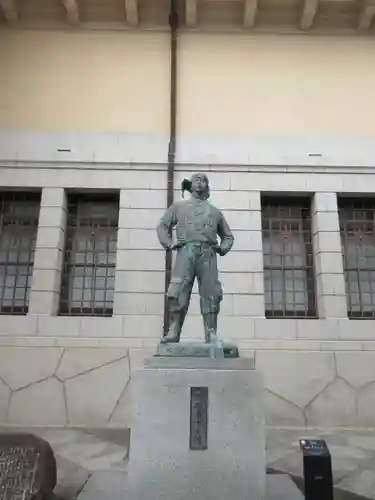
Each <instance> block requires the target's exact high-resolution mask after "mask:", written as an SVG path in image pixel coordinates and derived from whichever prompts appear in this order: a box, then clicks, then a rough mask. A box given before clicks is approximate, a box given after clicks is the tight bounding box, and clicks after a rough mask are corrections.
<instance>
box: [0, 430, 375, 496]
mask: <svg viewBox="0 0 375 500" xmlns="http://www.w3.org/2000/svg"><path fill="white" fill-rule="evenodd" d="M14 430H15V429H10V428H0V432H12V431H14ZM18 430H20V429H18ZM22 431H23V432H33V433H34V434H36V435H40V436H41V437H43V438H44V439H46V440H47V441H48V442H49V443H50V444H51V447H52V449H53V451H54V453H55V457H56V461H57V466H58V479H57V487H56V493H57V495H58V498H59V500H76V498H77V496H78V494H79V492H80V491H81V490H82V488H83V487H84V485H85V484H86V482H87V481H88V479H89V477H90V475H91V474H93V473H95V472H98V473H99V472H100V473H101V474H104V475H105V474H106V473H108V474H109V473H110V472H113V471H115V472H118V473H119V476H118V477H121V478H124V479H125V477H126V467H127V458H128V449H129V430H127V429H108V428H107V429H43V428H33V429H22ZM309 437H310V438H321V439H325V440H326V442H327V444H328V447H329V449H330V452H331V454H332V468H333V476H334V482H335V491H336V496H335V500H354V499H355V500H375V432H374V431H373V430H358V429H355V430H336V431H317V430H315V431H314V430H312V429H309V430H308V431H306V430H303V429H286V430H283V429H268V430H267V463H268V468H269V470H272V471H274V472H275V471H277V472H279V473H280V472H281V473H284V474H289V475H290V476H292V477H293V478H295V480H296V481H297V482H298V481H299V484H301V478H302V454H301V452H300V450H299V444H298V440H299V439H302V438H309ZM98 477H99V476H98ZM271 481H276V480H271ZM284 482H285V481H284ZM280 484H281V483H280ZM114 486H116V485H114ZM118 487H120V484H118ZM270 487H271V488H272V486H270ZM104 498H106V496H103V497H102V499H101V500H103V499H104ZM280 498H285V500H288V499H287V498H286V497H285V496H281V497H280ZM80 500H81V498H80ZM111 500H112V499H111ZM122 500H123V499H122ZM272 500H273V499H272ZM275 500H276V499H275ZM292 500H294V499H292Z"/></svg>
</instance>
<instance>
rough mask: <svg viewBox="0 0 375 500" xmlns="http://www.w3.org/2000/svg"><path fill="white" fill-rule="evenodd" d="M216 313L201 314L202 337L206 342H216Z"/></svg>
mask: <svg viewBox="0 0 375 500" xmlns="http://www.w3.org/2000/svg"><path fill="white" fill-rule="evenodd" d="M217 316H218V315H217V313H205V314H203V324H204V338H205V342H206V343H207V344H216V343H217V341H218V337H217Z"/></svg>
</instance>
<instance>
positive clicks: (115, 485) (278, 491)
mask: <svg viewBox="0 0 375 500" xmlns="http://www.w3.org/2000/svg"><path fill="white" fill-rule="evenodd" d="M124 491H126V474H124V473H122V472H118V471H105V472H95V473H94V474H93V475H92V476H91V477H90V479H89V480H88V482H87V483H86V484H85V486H84V488H83V490H82V492H81V493H80V494H79V496H78V500H103V499H104V498H108V497H109V498H110V499H111V500H124ZM280 499H285V500H303V494H302V493H301V491H300V490H299V489H298V488H297V486H296V485H295V483H294V482H293V481H292V480H291V479H290V477H289V476H287V475H283V474H271V475H267V478H266V500H280ZM129 500H131V499H129ZM145 500H152V498H151V497H150V499H145ZM167 500H168V499H167Z"/></svg>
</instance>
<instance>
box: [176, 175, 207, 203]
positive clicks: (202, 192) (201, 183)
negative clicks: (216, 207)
mask: <svg viewBox="0 0 375 500" xmlns="http://www.w3.org/2000/svg"><path fill="white" fill-rule="evenodd" d="M181 190H182V196H183V195H184V191H189V193H191V194H192V195H195V196H197V197H198V198H201V199H204V200H206V199H207V198H209V196H210V185H209V182H208V177H207V175H206V174H202V173H196V174H193V175H192V176H191V178H190V180H189V179H184V180H183V181H182V184H181Z"/></svg>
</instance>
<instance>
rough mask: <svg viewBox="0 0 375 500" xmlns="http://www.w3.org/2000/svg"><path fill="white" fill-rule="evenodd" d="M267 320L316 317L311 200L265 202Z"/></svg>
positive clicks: (263, 204) (264, 249)
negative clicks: (272, 318) (271, 318)
mask: <svg viewBox="0 0 375 500" xmlns="http://www.w3.org/2000/svg"><path fill="white" fill-rule="evenodd" d="M262 233H263V254H264V285H265V300H266V316H267V317H268V318H270V317H274V318H278V317H316V300H315V278H314V268H313V251H312V241H311V213H310V200H309V199H294V200H293V199H292V200H291V199H290V198H287V199H273V198H263V200H262Z"/></svg>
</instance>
